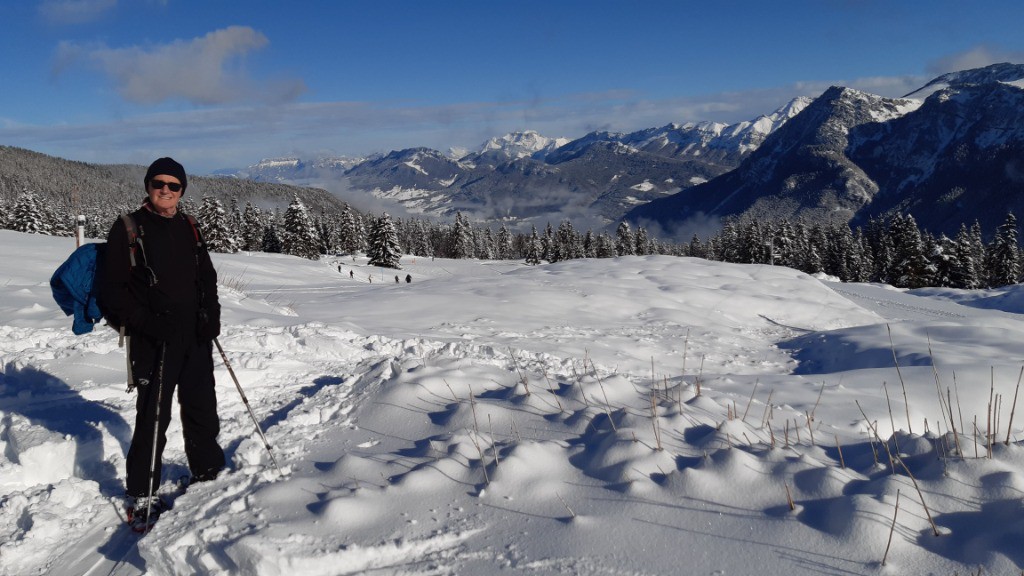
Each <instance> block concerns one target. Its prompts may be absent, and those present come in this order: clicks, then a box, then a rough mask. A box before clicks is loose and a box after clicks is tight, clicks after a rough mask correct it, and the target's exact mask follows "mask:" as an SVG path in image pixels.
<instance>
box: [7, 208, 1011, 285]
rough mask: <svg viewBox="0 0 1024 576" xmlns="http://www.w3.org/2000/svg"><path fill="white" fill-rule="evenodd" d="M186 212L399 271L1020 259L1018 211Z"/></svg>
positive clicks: (227, 236)
mask: <svg viewBox="0 0 1024 576" xmlns="http://www.w3.org/2000/svg"><path fill="white" fill-rule="evenodd" d="M7 204H11V202H10V201H4V200H3V199H0V226H2V227H3V228H6V229H12V230H18V231H21V232H30V233H37V234H49V235H56V236H71V235H73V234H74V226H75V220H74V216H73V215H72V214H71V213H70V212H69V208H68V207H67V206H52V205H48V204H47V203H46V202H44V201H41V200H40V199H39V198H38V197H37V196H36V195H35V194H33V193H32V192H29V191H26V192H23V193H22V194H20V195H19V196H18V197H17V198H16V199H15V200H14V201H13V205H7ZM182 207H183V209H184V210H185V211H186V212H189V213H191V214H194V215H195V216H196V217H197V218H198V219H199V221H200V223H201V224H202V230H203V233H204V236H205V239H206V242H207V245H208V247H209V249H210V250H211V251H213V252H227V253H230V252H238V251H250V252H271V253H275V252H276V253H284V254H292V255H295V256H300V257H303V258H309V259H318V258H319V257H320V256H321V255H325V254H339V253H346V254H355V253H365V254H366V255H367V256H368V257H369V258H370V264H371V265H375V266H383V267H388V268H400V260H401V255H402V254H410V255H414V256H420V257H438V258H476V259H485V260H486V259H494V260H523V261H525V262H526V263H527V264H540V263H542V262H558V261H562V260H572V259H578V258H614V257H617V256H625V255H641V256H642V255H650V254H664V255H674V256H693V257H699V258H704V259H708V260H718V261H723V262H736V263H749V264H770V265H779V266H788V267H791V268H795V269H797V270H801V271H803V272H806V273H809V274H827V275H830V276H835V277H838V278H839V279H840V280H842V281H845V282H881V283H886V284H890V285H893V286H896V287H900V288H920V287H925V286H941V287H951V288H965V289H974V288H989V287H998V286H1005V285H1009V284H1016V283H1018V282H1019V281H1020V279H1021V266H1022V254H1021V248H1020V245H1019V231H1018V225H1017V220H1016V217H1015V216H1014V215H1013V214H1012V213H1010V214H1007V216H1006V220H1005V221H1004V223H1003V224H1002V225H1001V226H1000V227H999V228H998V230H996V231H995V233H994V235H993V236H992V239H991V240H990V241H988V242H985V241H984V239H983V238H984V236H983V233H982V230H981V226H980V224H978V222H977V221H975V222H974V224H973V225H971V226H970V227H968V226H967V225H962V226H961V228H960V231H959V233H958V234H957V235H956V237H955V238H949V237H947V236H946V235H939V236H935V235H933V234H931V233H930V232H928V231H922V230H921V229H920V228H919V227H918V226H917V223H916V221H915V220H914V218H913V216H911V215H909V214H908V215H901V214H897V215H895V216H893V217H890V218H879V219H874V220H871V221H870V222H869V223H868V225H867V226H866V227H864V228H860V227H857V228H855V229H851V228H850V226H849V225H848V224H846V223H830V224H820V223H813V224H812V223H807V222H804V221H796V222H791V221H788V220H778V221H770V222H766V221H760V220H754V219H748V220H744V221H728V222H726V223H725V224H724V226H723V227H722V229H721V230H720V231H718V232H717V233H716V234H714V235H712V236H711V237H709V238H707V239H705V240H702V239H701V238H700V237H699V236H697V235H694V237H693V238H692V239H691V241H690V242H689V243H683V244H679V243H666V242H661V241H659V240H657V239H655V238H652V237H651V236H650V235H649V234H648V233H647V231H646V230H645V229H644V228H643V227H642V226H638V227H637V228H636V229H635V230H634V229H633V228H632V227H631V226H630V225H629V224H628V223H626V222H622V223H620V224H619V225H618V227H617V229H616V231H615V234H614V236H611V235H609V234H607V233H605V232H597V233H595V232H593V231H591V230H587V231H585V232H580V231H578V230H576V229H575V228H574V227H573V225H572V223H571V222H570V221H569V220H563V221H562V222H561V223H560V224H559V225H558V227H557V228H553V227H552V226H551V224H550V223H549V224H547V226H546V227H545V228H544V230H543V231H538V230H537V228H536V227H535V226H533V227H532V228H531V231H530V232H529V233H522V232H513V231H511V230H510V229H509V228H508V226H507V225H505V224H502V225H501V226H500V227H499V228H498V229H497V230H494V229H492V228H490V227H481V226H479V225H475V224H474V223H472V222H471V221H470V220H469V219H468V218H467V217H465V216H464V215H463V214H462V213H461V212H457V213H456V214H455V219H454V222H452V223H443V222H434V221H429V220H424V219H416V218H408V219H392V218H391V217H390V216H389V215H388V214H387V213H384V214H382V215H380V216H374V215H370V214H364V213H361V212H359V211H357V210H355V209H353V208H351V207H350V206H348V205H343V207H342V209H341V210H340V211H328V210H327V209H323V208H322V209H321V210H320V211H319V212H318V213H316V214H312V213H310V211H309V210H308V209H307V208H306V206H305V205H304V203H303V202H302V200H300V199H299V198H298V196H294V197H293V199H292V201H291V203H290V204H289V205H288V208H287V209H286V210H285V211H284V212H281V211H280V210H279V209H274V210H265V209H261V208H259V207H257V206H256V205H254V204H253V203H252V202H251V201H247V202H246V203H245V205H244V206H239V205H238V202H237V201H235V200H232V201H231V202H230V203H229V205H228V206H224V204H223V203H222V202H221V201H220V200H219V199H217V198H214V197H210V196H206V197H203V198H202V199H201V200H199V202H198V203H194V202H193V200H192V199H191V198H186V199H184V200H182ZM133 209H134V207H132V206H128V205H125V206H110V205H108V206H105V207H102V208H97V209H94V210H92V213H89V214H86V225H85V234H86V237H89V238H103V237H105V236H106V234H107V231H108V230H109V227H110V226H111V225H112V224H113V222H114V221H115V220H116V218H117V215H118V214H119V213H121V212H128V211H131V210H133Z"/></svg>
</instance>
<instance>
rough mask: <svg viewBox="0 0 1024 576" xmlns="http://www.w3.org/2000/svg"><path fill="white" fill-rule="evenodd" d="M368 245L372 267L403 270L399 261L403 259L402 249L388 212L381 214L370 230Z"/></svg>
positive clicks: (367, 250)
mask: <svg viewBox="0 0 1024 576" xmlns="http://www.w3.org/2000/svg"><path fill="white" fill-rule="evenodd" d="M367 244H368V245H367V248H366V255H367V257H369V259H370V266H380V267H381V268H395V269H401V266H399V261H400V260H401V259H402V247H401V246H400V245H399V244H398V233H397V231H396V230H395V224H394V222H392V221H391V216H389V215H388V213H387V212H384V213H383V214H381V216H380V218H378V219H377V220H376V221H375V222H374V224H373V226H372V227H371V228H370V238H369V242H368V243H367Z"/></svg>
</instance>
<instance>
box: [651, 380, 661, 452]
mask: <svg viewBox="0 0 1024 576" xmlns="http://www.w3.org/2000/svg"><path fill="white" fill-rule="evenodd" d="M651 425H652V426H653V427H654V443H655V444H657V446H658V451H659V452H660V451H661V450H662V447H661V421H660V420H659V418H658V395H657V393H656V392H655V391H653V390H652V391H651Z"/></svg>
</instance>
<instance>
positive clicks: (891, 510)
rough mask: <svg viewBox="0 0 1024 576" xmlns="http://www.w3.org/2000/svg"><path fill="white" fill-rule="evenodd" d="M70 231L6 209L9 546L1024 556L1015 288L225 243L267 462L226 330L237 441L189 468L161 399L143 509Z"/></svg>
mask: <svg viewBox="0 0 1024 576" xmlns="http://www.w3.org/2000/svg"><path fill="white" fill-rule="evenodd" d="M73 247H74V241H73V239H69V238H53V237H45V236H33V235H26V234H20V233H16V232H11V231H0V290H2V297H0V362H2V373H0V574H11V575H19V576H22V575H29V574H52V575H55V576H64V575H82V574H104V575H106V574H124V575H127V574H156V575H164V574H168V575H169V574H260V575H277V574H282V575H289V576H290V575H295V574H302V575H338V574H374V575H377V574H380V575H383V574H408V575H412V574H417V575H419V574H459V575H488V574H599V575H649V574H666V575H667V574H721V575H735V574H766V575H791V574H830V575H845V574H935V575H944V576H952V575H953V574H969V573H971V574H975V573H978V572H979V571H981V573H983V574H1019V573H1020V570H1021V567H1022V566H1024V514H1022V512H1024V509H1022V506H1021V499H1022V496H1024V448H1022V445H1021V444H1020V442H1021V440H1024V414H1022V415H1017V416H1016V418H1015V419H1014V410H1013V409H1014V408H1015V406H1016V403H1017V398H1016V395H1017V394H1016V387H1017V384H1018V382H1019V377H1020V375H1021V373H1022V369H1024V345H1022V342H1024V316H1020V315H1018V314H1016V312H1020V311H1022V310H1024V291H1022V290H1021V289H1018V288H1010V289H1005V290H990V291H974V292H964V291H954V290H921V291H916V292H907V291H902V290H896V289H893V288H891V287H887V286H880V285H863V284H840V283H836V282H831V281H829V280H827V279H818V278H813V277H811V276H808V275H805V274H802V273H799V272H796V271H793V270H790V269H786V268H776V267H769V266H755V265H736V264H725V263H718V262H708V261H704V260H699V259H691V258H672V257H664V256H650V257H624V258H618V259H612V260H579V261H569V262H562V263H558V264H553V265H542V266H536V267H528V266H525V265H523V264H522V263H521V262H481V261H468V260H467V261H455V260H430V259H424V258H415V257H411V256H406V257H405V258H403V259H402V270H400V271H393V270H381V269H378V268H371V267H368V266H367V265H366V261H365V259H362V258H352V257H349V256H344V257H324V258H323V259H322V260H321V261H319V262H312V261H307V260H301V259H298V258H294V257H289V256H282V255H270V254H259V253H257V254H245V253H240V254H232V255H224V254H214V255H213V259H214V263H215V265H216V267H217V269H218V272H219V275H220V294H221V301H222V304H223V306H224V330H223V333H222V335H221V337H220V339H219V341H220V343H221V344H222V345H223V347H224V349H225V352H226V354H227V356H228V359H229V360H230V362H231V365H232V367H233V369H234V372H235V374H236V375H237V377H238V379H239V382H240V384H241V386H242V388H243V389H244V392H245V394H246V396H247V397H248V399H249V402H250V404H251V406H252V409H253V411H254V413H255V414H256V417H257V420H258V422H259V424H260V426H261V427H262V429H263V430H264V431H265V433H266V437H267V439H268V441H269V442H270V444H271V446H272V452H273V455H274V457H275V458H276V460H277V462H278V463H279V464H280V469H277V468H275V466H274V464H273V463H272V461H271V458H270V455H269V453H268V450H267V449H266V448H265V447H264V445H263V443H262V442H261V440H260V438H259V435H258V434H257V432H256V429H255V425H254V423H253V420H252V419H251V418H250V416H249V413H248V412H247V410H246V408H245V405H244V404H243V402H242V399H241V396H240V395H239V393H238V391H237V390H236V389H235V386H234V384H233V382H232V380H231V378H230V376H229V374H228V371H227V370H226V369H225V368H224V365H223V362H221V360H220V358H219V355H218V357H217V359H216V366H217V373H216V376H217V381H218V394H219V405H220V412H221V417H222V432H221V441H222V444H223V445H224V447H225V450H226V452H227V454H228V458H229V468H228V470H227V471H226V472H225V473H224V474H222V475H221V477H219V478H218V479H217V480H215V481H213V482H209V483H205V484H201V485H195V486H192V487H191V488H190V489H189V490H188V491H186V492H184V493H179V492H177V491H176V490H175V488H174V480H175V479H176V478H177V477H178V476H180V475H183V474H186V473H187V468H186V467H185V464H184V462H185V457H184V451H183V447H182V443H181V429H180V426H179V424H178V420H177V416H175V419H174V420H173V421H172V424H171V429H170V431H169V433H168V437H169V443H168V448H167V452H166V453H165V466H164V469H165V472H164V481H165V485H164V488H163V491H164V492H165V494H166V496H167V498H168V499H169V500H172V501H173V506H174V507H173V509H172V510H171V511H169V512H167V513H166V514H165V515H164V516H163V517H162V518H161V520H160V522H159V523H158V524H157V525H156V527H155V528H154V529H153V531H152V532H150V533H148V534H146V535H144V536H142V537H140V536H137V535H135V534H134V533H132V532H131V531H130V530H128V529H127V528H126V527H125V525H124V524H123V520H122V516H123V511H122V501H121V496H122V495H123V490H124V484H123V474H124V455H125V452H126V450H127V447H128V443H129V441H130V438H131V425H132V422H134V399H135V396H134V394H127V393H125V356H124V350H123V349H121V348H119V347H118V345H117V337H116V334H115V333H114V332H113V331H112V330H110V329H109V328H106V327H103V326H99V327H97V328H96V330H95V331H94V332H93V333H91V334H88V335H84V336H74V335H73V334H72V333H71V329H70V327H71V319H70V318H68V317H65V316H64V315H63V314H62V313H61V312H60V310H59V309H58V307H57V306H56V304H55V303H54V302H53V300H52V298H51V296H50V289H49V285H48V281H49V277H50V274H51V273H52V272H53V270H54V269H55V268H56V267H57V265H58V264H59V263H60V262H61V261H62V260H63V259H64V258H65V257H66V256H67V254H69V253H70V252H71V250H72V249H73ZM339 268H340V269H339ZM350 272H351V275H350ZM396 274H398V276H399V277H400V278H399V279H400V282H397V283H396V282H395V275H396ZM406 274H409V275H411V277H412V282H411V283H406V282H405V280H404V279H405V275H406ZM1021 402H1024V400H1021ZM865 416H866V417H867V420H866V419H865ZM1011 420H1012V421H1011ZM868 421H870V425H869V422H868ZM953 428H955V429H956V431H957V432H959V436H958V437H956V438H954V435H953V434H952V433H951V432H952V429H953ZM872 430H873V431H872ZM894 430H895V431H896V434H895V435H894V434H893V431H894ZM987 434H988V437H990V438H992V442H991V443H987V442H986V435H987ZM879 438H880V439H881V440H882V441H881V442H880V441H879ZM990 453H991V456H989V454H990ZM897 501H898V506H897ZM894 518H895V523H894ZM936 534H937V535H936ZM886 554H887V556H886ZM883 558H885V559H886V563H885V565H883V564H882V560H883Z"/></svg>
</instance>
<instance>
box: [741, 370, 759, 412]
mask: <svg viewBox="0 0 1024 576" xmlns="http://www.w3.org/2000/svg"><path fill="white" fill-rule="evenodd" d="M760 381H761V379H760V378H757V379H756V380H754V387H753V388H752V389H751V390H750V398H749V399H747V407H746V409H745V410H743V418H740V421H741V422H746V421H747V412H750V405H751V404H753V403H754V392H757V384H758V382H760Z"/></svg>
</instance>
